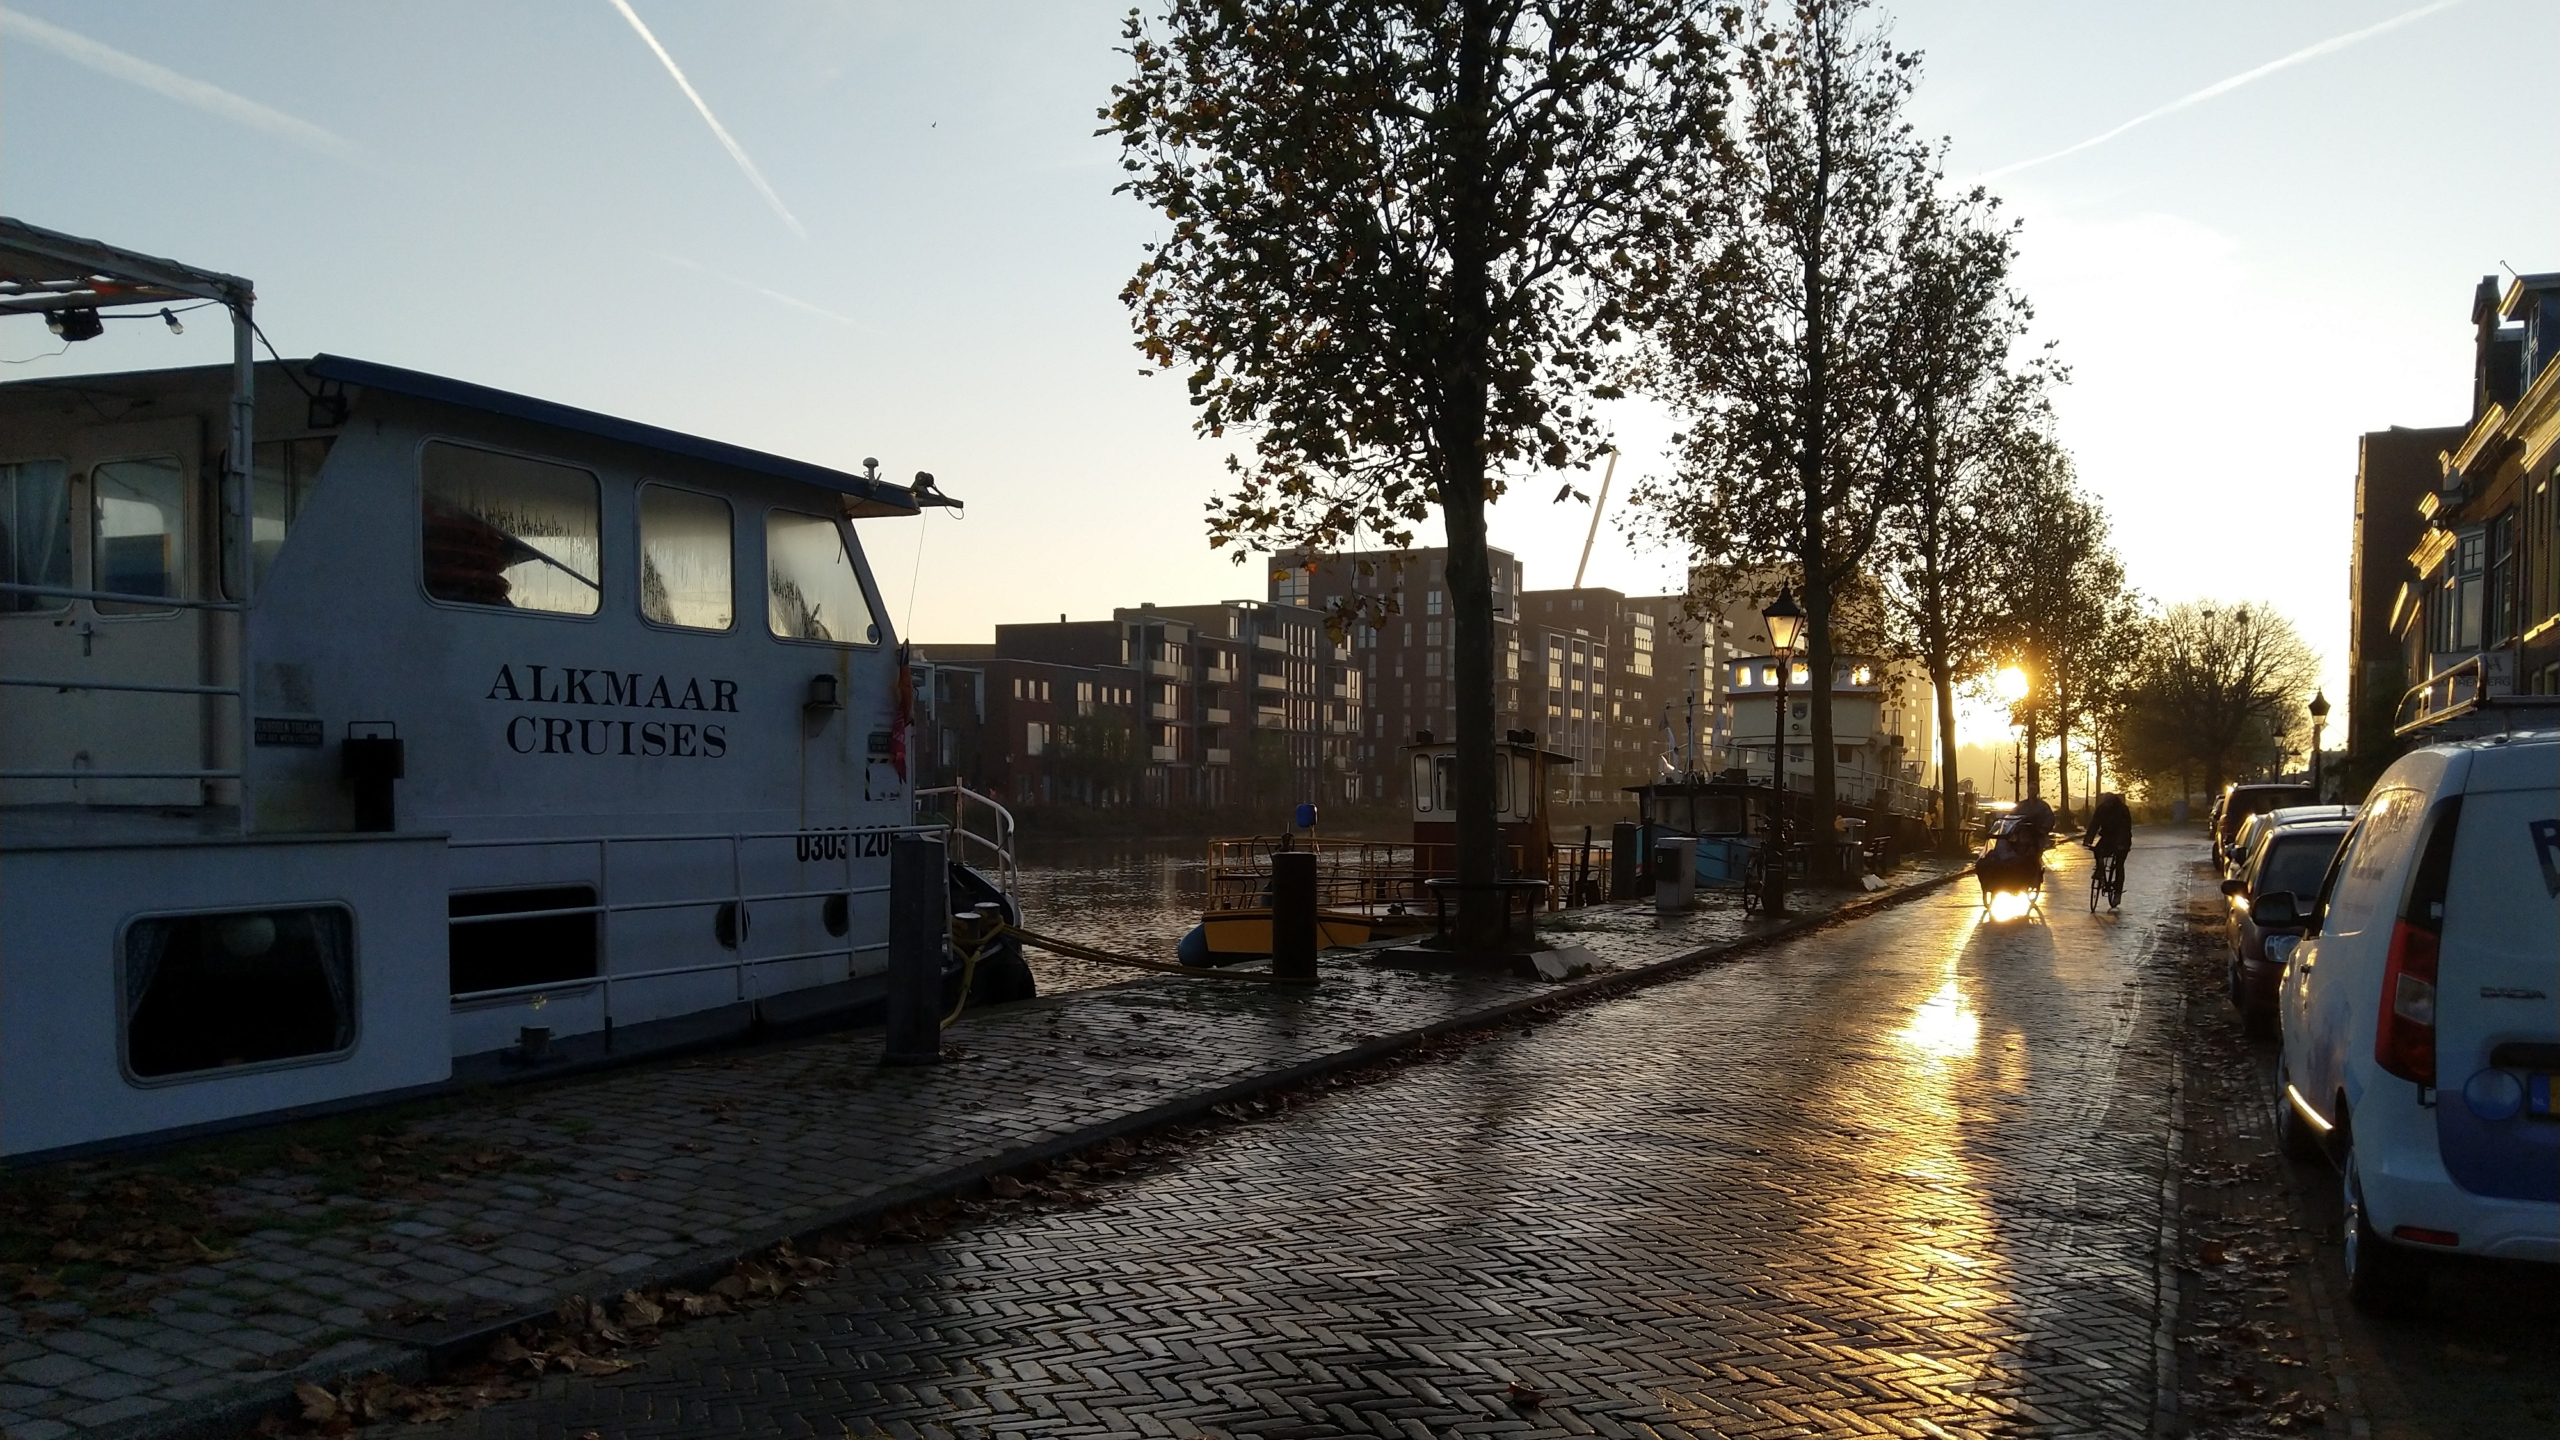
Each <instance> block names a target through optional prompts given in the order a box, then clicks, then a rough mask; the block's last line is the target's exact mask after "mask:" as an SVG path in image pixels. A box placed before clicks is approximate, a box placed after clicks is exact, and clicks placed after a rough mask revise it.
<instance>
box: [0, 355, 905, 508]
mask: <svg viewBox="0 0 2560 1440" xmlns="http://www.w3.org/2000/svg"><path fill="white" fill-rule="evenodd" d="M276 364H282V365H284V366H285V367H287V368H288V369H290V370H292V371H294V372H298V373H299V374H302V375H307V376H310V377H312V378H313V379H318V380H329V381H335V382H337V383H339V384H342V385H355V386H362V387H364V388H365V389H368V390H381V391H385V392H388V393H390V394H394V395H406V396H409V397H411V398H413V399H418V400H427V401H432V402H434V403H436V404H439V405H450V406H453V407H455V408H457V409H463V410H473V411H477V412H479V413H481V414H484V415H498V416H503V417H506V418H508V419H512V420H523V421H528V422H530V423H532V424H536V425H546V426H550V427H552V428H555V429H560V430H567V431H571V432H573V433H576V434H580V435H591V436H594V437H596V438H597V439H600V440H610V441H614V442H616V443H618V444H623V445H631V446H635V447H637V448H640V449H643V450H653V451H656V452H658V453H659V454H662V455H681V456H684V457H685V458H687V459H692V460H701V461H707V462H709V463H711V464H714V465H723V466H727V467H730V468H732V469H737V470H744V471H747V472H749V473H751V474H756V475H767V476H771V477H773V478H775V479H779V480H790V481H795V482H797V483H799V484H803V485H815V486H818V487H819V488H821V489H826V490H832V491H835V492H836V493H838V494H840V495H844V496H846V497H848V499H849V500H850V501H851V503H850V504H849V505H848V506H847V507H846V513H847V514H848V516H850V517H853V518H869V517H874V516H900V515H914V514H918V513H920V512H921V510H922V509H923V507H924V506H925V505H943V504H950V503H953V502H951V501H949V500H947V499H946V498H945V497H943V496H942V495H941V494H940V493H939V492H937V491H933V490H930V489H928V490H926V491H925V492H924V496H923V498H922V499H921V501H920V500H919V497H918V495H917V492H916V491H913V490H910V489H908V488H907V487H906V486H904V485H898V484H894V483H892V482H890V481H887V480H882V479H878V478H876V477H874V476H870V475H856V474H853V473H851V472H849V471H844V470H836V469H831V468H829V467H827V466H824V465H815V464H811V463H810V462H809V461H806V460H794V459H792V458H791V457H789V456H787V455H774V454H769V453H767V452H765V451H762V450H750V449H748V448H747V447H746V446H744V445H732V444H730V443H728V442H727V441H725V440H713V439H709V438H707V437H705V436H701V435H688V434H685V433H684V432H683V431H680V430H669V429H667V428H665V427H664V426H660V425H649V424H644V423H642V422H640V421H638V420H625V419H623V418H621V417H620V416H616V415H604V414H599V413H597V412H596V411H593V410H581V409H579V408H578V407H576V406H574V405H563V404H561V403H559V402H558V401H556V400H544V399H541V398H539V397H536V396H532V395H519V394H517V393H515V392H513V391H510V390H499V389H494V388H492V387H490V386H487V385H474V384H472V383H471V382H469V381H467V380H455V379H452V378H449V377H447V376H443V375H430V374H428V373H426V372H425V371H423V370H404V369H402V368H401V367H399V366H397V365H383V364H378V363H376V362H374V361H371V360H355V359H350V358H348V357H347V356H344V355H315V356H313V357H312V358H310V359H308V360H288V361H281V362H266V363H262V364H260V365H259V366H258V369H259V370H260V371H261V372H268V373H272V371H271V367H272V366H273V365H276ZM229 374H230V367H229V366H227V365H188V366H175V367H171V368H169V369H166V370H116V371H107V372H103V373H92V374H85V375H49V376H42V377H31V378H29V379H25V380H11V381H0V394H7V393H9V392H12V391H27V390H56V389H84V390H96V391H103V392H113V393H135V394H139V393H147V392H148V391H150V390H151V389H152V388H154V387H158V386H166V385H167V384H169V383H170V382H171V381H173V380H175V379H177V378H178V377H181V376H195V377H203V378H208V379H210V378H213V377H216V376H220V377H228V376H229Z"/></svg>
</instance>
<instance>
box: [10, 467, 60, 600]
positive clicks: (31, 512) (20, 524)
mask: <svg viewBox="0 0 2560 1440" xmlns="http://www.w3.org/2000/svg"><path fill="white" fill-rule="evenodd" d="M0 581H6V582H8V583H9V584H12V585H51V586H55V587H58V588H61V589H66V590H67V589H69V588H71V473H70V471H69V470H68V469H66V468H65V467H64V466H63V463H62V462H61V461H59V460H10V461H5V462H0ZM70 603H71V602H70V601H68V600H64V599H61V598H58V597H55V596H50V595H23V594H20V593H18V592H16V591H13V590H0V614H12V613H26V612H31V611H44V610H60V609H62V608H63V607H65V606H67V605H69V604H70Z"/></svg>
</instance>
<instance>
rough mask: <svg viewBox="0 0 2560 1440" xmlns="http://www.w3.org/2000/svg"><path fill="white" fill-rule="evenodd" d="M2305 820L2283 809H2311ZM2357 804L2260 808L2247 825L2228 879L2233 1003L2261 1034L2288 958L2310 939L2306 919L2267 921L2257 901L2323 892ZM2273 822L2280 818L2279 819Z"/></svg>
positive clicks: (2272, 1013)
mask: <svg viewBox="0 0 2560 1440" xmlns="http://www.w3.org/2000/svg"><path fill="white" fill-rule="evenodd" d="M2306 812H2307V815H2308V818H2305V819H2301V820H2290V819H2287V820H2278V818H2277V817H2279V816H2296V815H2305V814H2306ZM2354 814H2355V812H2354V811H2352V810H2349V809H2347V808H2346V807H2345V806H2340V805H2322V806H2316V807H2315V806H2304V807H2301V808H2300V809H2293V810H2270V811H2267V812H2266V813H2264V814H2261V815H2252V816H2250V817H2249V819H2248V820H2247V821H2246V822H2245V823H2244V824H2242V825H2241V827H2240V841H2239V847H2238V848H2239V850H2240V861H2239V863H2238V864H2237V865H2235V866H2233V867H2232V875H2231V878H2230V879H2228V880H2225V881H2223V882H2222V893H2223V894H2224V895H2225V896H2227V897H2229V898H2228V899H2227V901H2226V902H2225V903H2226V905H2227V907H2228V909H2229V912H2230V914H2229V919H2228V922H2227V923H2228V927H2229V930H2230V934H2231V961H2230V966H2229V971H2230V974H2229V981H2230V988H2231V1003H2232V1005H2233V1006H2235V1007H2236V1008H2238V1010H2239V1011H2240V1018H2241V1020H2242V1021H2243V1022H2244V1023H2246V1024H2247V1025H2248V1027H2249V1031H2250V1033H2251V1034H2254V1035H2263V1034H2266V1033H2268V1032H2270V1031H2272V1030H2274V1029H2275V1021H2276V977H2277V976H2278V975H2280V974H2281V973H2283V970H2284V957H2285V955H2286V954H2287V953H2288V952H2290V951H2291V950H2292V949H2293V946H2294V943H2295V942H2296V941H2298V940H2299V939H2301V938H2302V926H2301V925H2300V924H2299V923H2296V924H2290V925H2261V924H2259V923H2258V919H2257V917H2256V916H2255V915H2254V914H2252V913H2251V911H2250V906H2251V904H2252V902H2254V901H2255V900H2256V899H2257V898H2258V897H2259V896H2260V895H2263V894H2270V893H2274V892H2277V891H2282V892H2284V893H2286V894H2290V895H2295V896H2306V895H2317V894H2319V893H2320V877H2321V876H2323V875H2326V874H2327V873H2328V872H2329V862H2330V861H2331V860H2332V859H2334V858H2336V856H2337V853H2338V841H2339V839H2340V838H2341V837H2343V836H2344V835H2345V834H2346V833H2347V825H2348V822H2349V819H2350V818H2351V817H2352V816H2353V815H2354ZM2271 822H2272V823H2271Z"/></svg>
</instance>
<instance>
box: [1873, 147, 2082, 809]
mask: <svg viewBox="0 0 2560 1440" xmlns="http://www.w3.org/2000/svg"><path fill="white" fill-rule="evenodd" d="M1995 207H1996V202H1994V201H1992V200H1990V199H1989V198H1988V197H1987V196H1986V195H1985V194H1984V193H1983V192H1982V191H1981V190H1979V189H1976V190H1974V191H1972V192H1970V193H1968V194H1964V195H1960V196H1954V197H1946V196H1943V195H1938V194H1932V195H1931V196H1929V197H1927V198H1926V199H1925V200H1924V201H1923V203H1922V204H1920V205H1919V206H1918V207H1917V208H1916V209H1915V211H1914V214H1913V216H1912V220H1911V223H1910V224H1909V225H1908V226H1907V227H1906V228H1905V229H1904V231H1903V233H1902V254H1901V260H1900V270H1901V292H1900V293H1901V301H1900V303H1899V305H1897V306H1896V307H1895V310H1894V313H1893V316H1892V324H1893V340H1892V344H1891V345H1890V347H1889V348H1888V351H1887V354H1886V359H1885V373H1886V376H1887V378H1888V385H1889V388H1888V389H1887V391H1886V400H1885V404H1884V406H1883V407H1882V411H1881V413H1882V416H1883V431H1884V435H1883V439H1882V443H1881V446H1880V448H1881V451H1882V461H1883V464H1884V465H1885V466H1886V467H1887V469H1888V470H1889V471H1890V472H1891V476H1890V479H1889V481H1888V484H1887V487H1886V488H1887V489H1888V491H1889V492H1890V494H1891V495H1892V497H1893V498H1892V503H1891V504H1890V505H1889V506H1888V508H1887V510H1886V512H1885V517H1884V523H1883V528H1882V533H1881V537H1880V539H1879V542H1878V555H1877V559H1876V561H1875V564H1874V567H1873V568H1874V570H1875V573H1876V575H1877V578H1878V580H1879V581H1880V582H1881V584H1880V589H1881V594H1882V597H1883V599H1884V601H1885V605H1886V609H1887V612H1888V618H1889V621H1890V625H1891V633H1892V636H1893V648H1894V649H1895V650H1897V651H1898V652H1900V653H1901V654H1903V655H1906V656H1908V657H1909V658H1910V659H1912V660H1915V661H1917V662H1918V663H1919V665H1920V666H1921V668H1922V669H1923V670H1924V671H1926V672H1927V674H1928V677H1929V687H1930V691H1931V696H1932V699H1933V700H1934V702H1935V708H1936V713H1937V731H1938V757H1937V759H1938V780H1939V786H1940V796H1939V805H1940V810H1939V813H1940V815H1941V816H1942V817H1943V823H1942V827H1941V831H1940V842H1941V845H1942V847H1943V848H1946V849H1948V850H1949V851H1951V852H1952V851H1960V850H1963V849H1965V848H1966V836H1965V834H1964V831H1963V829H1962V827H1961V826H1960V825H1959V824H1958V823H1957V819H1958V817H1959V816H1960V815H1961V814H1962V813H1963V807H1962V802H1961V800H1960V799H1959V796H1958V790H1957V780H1956V769H1957V764H1956V708H1955V692H1956V687H1957V686H1958V685H1959V684H1961V683H1965V682H1968V681H1971V680H1975V679H1977V678H1979V677H1980V676H1981V675H1983V674H1984V673H1986V672H1987V671H1989V670H1990V669H1991V667H1992V664H1993V661H1994V655H1995V650H1994V646H1995V642H1996V641H1997V639H1998V637H1999V633H2000V629H2001V626H2002V624H2003V622H2004V621H2005V620H2006V618H2007V613H2008V607H2007V604H2006V597H2005V593H2004V589H2003V585H2004V581H2005V579H2006V577H2007V576H2008V575H2009V574H2010V573H2012V572H2013V571H2014V569H2015V568H2016V567H2015V565H2014V563H2013V562H2012V561H2011V559H2010V557H2008V556H2006V555H2004V554H2003V553H2002V549H2001V545H2002V542H2003V541H2004V540H2005V539H2007V538H2008V537H2009V536H2010V534H2011V530H2012V527H2010V526H2009V525H2007V524H2005V523H2004V522H2005V521H2006V519H2007V514H2008V511H2009V508H2010V506H2011V505H2012V503H2013V501H2014V499H2015V496H2016V494H2017V492H2018V490H2019V489H2020V488H2022V486H2023V485H2025V484H2027V483H2031V479H2032V476H2033V475H2034V472H2035V471H2036V469H2037V467H2038V466H2039V465H2040V464H2041V463H2042V459H2043V449H2044V441H2043V434H2044V431H2045V427H2046V425H2047V424H2048V423H2049V420H2050V416H2049V414H2048V412H2047V407H2046V403H2045V388H2046V386H2047V385H2048V384H2049V383H2051V382H2052V381H2053V380H2055V379H2057V378H2058V376H2059V371H2058V367H2055V366H2054V365H2052V364H2051V363H2050V361H2048V360H2046V359H2045V358H2043V357H2040V356H2039V357H2034V358H2030V359H2028V360H2027V361H2026V362H2025V363H2023V364H2020V363H2017V361H2016V357H2015V355H2014V352H2015V350H2016V349H2017V347H2018V345H2019V343H2020V340H2021V337H2022V336H2023V335H2024V333H2025V330H2026V325H2027V321H2028V319H2029V318H2030V312H2029V310H2028V308H2027V304H2026V302H2025V300H2024V299H2023V298H2022V297H2021V296H2019V295H2018V293H2017V292H2016V291H2015V290H2013V289H2012V288H2011V287H2010V285H2009V269H2010V264H2011V262H2012V260H2013V259H2014V257H2015V249H2016V244H2015V236H2016V226H2015V225H2013V224H2003V223H2000V222H1999V221H1998V219H1997V216H1996V213H1995Z"/></svg>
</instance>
